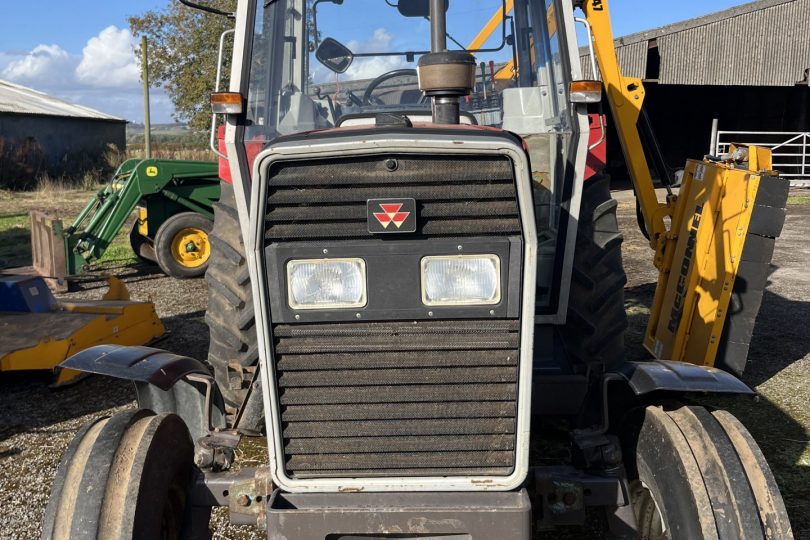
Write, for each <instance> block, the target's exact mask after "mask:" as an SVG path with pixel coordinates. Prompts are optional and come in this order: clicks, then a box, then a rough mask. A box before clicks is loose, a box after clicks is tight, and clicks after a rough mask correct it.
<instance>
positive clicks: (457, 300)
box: [422, 255, 501, 306]
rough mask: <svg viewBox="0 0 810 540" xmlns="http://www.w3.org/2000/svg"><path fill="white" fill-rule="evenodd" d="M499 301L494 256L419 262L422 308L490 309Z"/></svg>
mask: <svg viewBox="0 0 810 540" xmlns="http://www.w3.org/2000/svg"><path fill="white" fill-rule="evenodd" d="M500 301H501V260H500V258H499V257H498V256H497V255H456V256H448V257H425V258H424V259H422V303H424V304H425V305H426V306H469V305H490V304H497V303H498V302H500Z"/></svg>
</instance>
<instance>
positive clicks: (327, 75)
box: [43, 0, 792, 540]
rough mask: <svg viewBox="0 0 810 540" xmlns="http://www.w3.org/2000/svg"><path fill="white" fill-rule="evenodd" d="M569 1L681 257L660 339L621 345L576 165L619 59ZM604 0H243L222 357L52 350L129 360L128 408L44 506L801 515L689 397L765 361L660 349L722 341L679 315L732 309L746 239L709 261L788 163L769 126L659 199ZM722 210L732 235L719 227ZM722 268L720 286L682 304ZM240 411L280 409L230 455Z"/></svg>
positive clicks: (654, 517)
mask: <svg viewBox="0 0 810 540" xmlns="http://www.w3.org/2000/svg"><path fill="white" fill-rule="evenodd" d="M181 2H182V3H183V4H186V5H193V6H195V7H198V8H201V9H205V10H206V11H216V10H215V9H213V8H211V7H210V6H207V7H206V6H200V5H197V4H195V3H193V2H191V1H190V0H181ZM575 4H576V7H581V8H582V9H583V10H584V13H585V15H586V18H587V20H589V21H591V22H592V23H594V24H592V25H585V28H586V29H587V30H586V31H587V32H590V29H591V28H593V30H594V33H593V34H590V33H589V34H588V35H589V37H591V38H593V39H592V42H593V44H594V46H595V47H597V53H598V55H597V56H599V61H600V69H599V71H600V72H601V73H602V74H603V75H604V77H605V81H604V85H605V87H606V88H607V90H608V92H607V93H606V94H607V95H608V98H609V101H610V104H611V106H612V108H613V112H614V117H615V118H618V119H619V126H618V128H619V130H620V133H622V139H621V140H622V146H623V148H624V149H625V150H626V152H627V154H628V156H629V157H630V158H632V159H633V160H632V161H631V164H633V165H637V164H638V165H639V167H637V168H636V167H632V169H633V173H632V174H631V176H632V178H633V181H634V185H635V186H636V189H637V191H639V199H640V200H641V205H642V208H641V210H642V212H641V213H642V214H643V216H642V217H643V218H644V219H645V220H646V222H647V223H648V224H652V225H651V226H649V227H647V230H648V231H649V233H650V239H651V243H652V244H654V245H655V246H656V249H657V250H658V251H656V264H657V265H659V268H660V269H661V279H660V282H659V289H661V290H664V289H666V288H667V287H668V280H669V277H670V276H676V275H678V272H680V275H678V278H677V279H674V280H669V281H671V283H670V284H671V285H672V287H671V288H674V287H677V286H678V283H680V284H681V285H680V292H679V293H678V294H679V296H678V298H679V300H677V304H678V306H680V307H683V310H682V311H680V312H678V313H676V315H677V317H676V318H675V319H676V320H674V322H673V323H672V327H673V329H674V330H673V331H674V332H675V334H674V337H675V339H671V340H667V341H666V343H665V342H663V341H662V342H661V343H662V344H661V347H654V350H655V351H657V352H656V354H655V357H656V358H654V359H650V360H648V361H643V362H634V361H628V359H627V358H626V356H625V349H624V335H625V329H626V328H627V326H628V320H627V315H626V313H625V308H624V286H625V284H626V282H627V278H626V275H625V271H624V267H623V263H622V253H621V246H622V235H621V234H620V232H619V230H618V222H617V203H616V201H614V200H612V198H611V193H610V183H609V178H607V177H606V176H605V175H601V174H598V175H594V176H593V177H592V178H590V179H588V180H587V181H586V180H585V178H586V172H585V171H586V159H587V156H588V152H589V149H590V148H591V147H592V146H593V143H592V142H589V139H590V137H591V133H590V129H589V117H588V111H587V106H588V104H590V103H594V102H598V101H599V100H600V96H601V84H600V83H596V82H594V81H583V80H581V79H582V73H581V67H580V60H579V50H578V48H577V40H576V32H577V30H576V28H575V22H576V21H575V13H574V8H575ZM607 4H608V2H607V0H581V1H577V2H573V1H572V0H475V1H473V0H398V1H395V0H240V1H239V2H238V3H237V11H236V13H235V14H234V15H233V17H234V20H235V28H236V29H235V32H234V33H233V57H232V58H233V60H232V66H231V74H230V80H229V89H228V91H227V92H217V93H215V94H214V95H213V97H212V106H213V112H214V113H215V115H217V114H218V115H222V116H220V118H224V122H223V123H224V137H223V139H222V142H221V145H220V147H219V148H216V147H215V148H214V150H215V151H217V152H220V154H221V156H220V157H221V158H222V159H224V160H227V164H228V169H229V171H230V175H231V181H232V185H229V184H223V186H222V192H221V196H220V198H219V200H218V202H217V203H216V204H215V207H214V212H215V219H214V226H213V229H212V231H211V250H212V251H211V258H210V263H209V267H208V270H207V273H206V281H207V284H208V294H209V306H208V310H207V312H206V322H207V323H208V326H209V328H210V336H211V340H210V347H209V354H208V363H207V364H203V363H202V362H199V361H197V360H193V359H191V358H186V357H182V356H178V355H174V354H171V353H167V352H165V351H158V350H155V349H148V348H143V347H138V348H112V349H110V348H101V349H95V350H94V349H90V350H88V351H85V352H83V353H81V354H79V355H77V356H74V357H73V358H71V359H69V360H68V361H66V362H65V363H64V364H63V366H64V367H68V368H71V369H75V370H78V371H85V372H87V371H89V372H93V373H101V374H106V375H111V376H116V377H123V378H129V379H132V380H134V381H135V383H136V387H137V389H138V401H139V407H140V408H139V410H137V411H134V410H127V411H125V412H122V413H119V414H118V415H115V416H113V417H112V418H109V419H103V420H99V421H97V422H95V423H93V424H92V425H90V426H88V427H87V428H86V429H85V430H83V431H81V432H80V433H79V435H78V436H77V438H76V439H75V441H74V443H73V444H72V445H71V447H70V449H69V450H68V454H67V455H66V457H65V459H64V460H63V464H62V466H60V469H59V473H58V476H57V479H56V481H55V483H54V490H53V493H52V495H51V499H50V502H49V506H48V510H47V512H46V518H45V523H44V524H43V536H44V537H46V538H56V537H59V538H61V537H63V536H70V537H76V538H100V537H105V538H106V537H108V536H109V537H121V538H157V537H164V538H177V537H184V538H189V537H191V538H196V537H201V538H204V537H207V536H206V534H207V533H208V524H209V517H210V511H211V508H212V507H213V506H228V508H229V512H230V514H229V516H230V520H231V522H232V523H236V524H253V525H255V526H257V527H258V528H260V529H263V530H266V532H267V535H268V538H271V539H279V540H281V539H293V538H294V539H296V540H357V539H361V538H362V539H367V540H394V539H400V540H401V539H408V540H428V539H436V538H446V539H466V540H485V539H486V540H488V539H492V538H509V539H516V540H529V539H531V538H537V537H538V532H539V531H545V530H548V529H553V528H555V527H558V526H565V525H582V524H584V522H585V519H586V515H588V514H587V512H586V510H588V509H599V510H601V511H603V512H604V516H605V519H604V524H605V527H606V528H607V529H609V531H610V533H609V534H610V537H612V538H639V537H640V538H655V539H665V538H668V539H673V540H678V539H692V538H719V539H722V540H731V539H736V538H758V539H759V538H786V539H789V538H791V537H792V533H791V530H790V524H789V522H788V519H787V513H786V511H785V507H784V503H783V502H782V499H781V496H780V495H779V491H778V487H777V486H776V482H775V480H774V478H773V475H772V474H771V472H770V470H769V469H768V466H767V464H766V462H765V459H764V457H763V455H762V453H761V451H760V450H759V448H758V447H757V445H756V443H755V442H754V440H753V438H752V437H751V435H750V434H749V433H748V432H747V431H746V430H745V428H744V427H743V426H742V424H740V422H739V421H737V420H736V419H735V418H734V417H733V416H731V415H730V414H728V413H726V412H724V411H716V410H709V409H706V408H703V407H699V406H696V405H686V404H684V403H683V402H681V401H679V399H681V398H682V396H683V395H684V394H688V393H725V394H750V393H752V391H751V390H750V389H749V388H748V387H747V386H746V385H745V384H743V383H742V382H740V381H739V380H738V379H737V378H735V377H734V376H733V375H731V374H729V373H727V372H724V371H722V370H720V369H715V368H713V367H709V366H710V364H711V362H710V361H703V362H702V361H701V360H702V359H698V358H697V357H695V358H692V359H691V360H690V359H687V360H688V361H677V360H683V358H682V357H678V358H675V357H674V356H673V357H664V356H663V354H664V353H663V352H662V351H667V354H669V353H670V351H673V350H676V348H677V349H678V350H684V349H683V347H681V345H683V341H684V339H687V341H689V343H690V344H691V345H692V346H693V347H694V348H696V349H701V350H702V352H703V353H705V358H710V357H711V358H712V359H713V358H714V356H711V355H712V354H713V353H714V352H716V350H717V344H716V343H715V342H716V341H718V340H714V339H713V340H712V342H711V343H712V344H714V345H713V347H714V349H713V350H712V349H711V348H710V347H709V346H708V345H707V344H706V342H704V343H703V346H700V345H699V343H700V342H699V341H695V340H692V339H691V338H688V332H687V330H688V327H691V328H692V329H696V328H698V326H697V325H698V323H699V321H697V319H696V317H699V316H700V315H701V314H707V313H708V314H709V315H707V316H706V317H704V318H705V319H706V321H709V319H711V318H712V317H713V315H712V314H720V313H721V312H722V311H724V310H725V309H726V307H727V306H728V302H729V298H730V296H731V294H732V291H737V288H736V285H735V284H734V283H733V281H734V276H735V272H736V267H731V266H730V267H729V268H731V270H729V271H727V272H725V273H724V274H723V278H720V277H718V274H711V275H709V274H708V273H707V269H708V270H711V271H712V272H714V269H715V268H716V267H717V265H706V264H703V259H701V260H699V261H698V262H696V263H695V264H694V265H693V264H692V260H693V259H698V257H699V256H698V255H696V254H700V256H703V255H705V256H706V257H708V258H712V257H714V258H713V259H712V260H713V261H715V262H716V261H721V260H723V261H725V259H723V257H726V255H727V254H728V255H729V257H728V259H729V261H731V262H734V261H735V260H736V256H737V255H739V253H740V252H739V250H741V249H743V244H744V243H745V242H749V241H750V242H752V243H750V244H747V245H749V246H750V245H753V246H754V247H755V248H756V249H759V250H760V251H758V252H757V253H753V252H752V251H750V250H749V248H748V247H746V248H745V249H746V250H749V251H746V252H744V253H743V259H745V260H746V261H751V262H756V263H757V264H762V265H766V264H767V262H765V263H762V261H765V259H768V257H763V253H764V252H765V251H766V248H770V252H771V253H772V246H773V244H772V241H773V238H770V239H768V240H761V239H760V238H755V239H754V240H753V241H751V240H746V226H747V223H743V221H741V219H742V218H741V217H740V216H743V217H745V218H746V219H747V217H750V215H751V212H752V210H751V209H752V208H753V207H768V208H770V206H769V205H778V204H784V201H785V199H786V197H787V192H786V191H785V192H784V198H780V197H782V196H781V195H779V196H777V194H775V193H776V192H775V191H772V190H771V189H769V188H770V187H771V186H774V187H775V188H778V187H779V184H778V183H777V182H774V181H772V175H771V174H770V173H768V172H767V169H768V166H769V158H770V156H769V155H768V154H767V153H766V152H758V151H757V150H756V149H752V150H751V151H750V152H742V151H741V152H740V153H739V155H740V156H741V157H742V156H744V157H745V159H746V163H745V164H743V163H742V162H739V163H735V162H732V161H728V162H709V161H707V160H704V161H702V162H690V165H689V167H688V168H687V173H686V175H685V180H684V187H683V188H682V191H683V192H685V193H687V194H688V196H685V197H682V198H680V199H678V198H677V197H675V196H674V194H673V196H671V197H669V198H668V199H667V203H666V205H659V204H658V202H657V200H656V199H655V198H654V195H655V190H654V188H653V185H652V179H651V177H650V175H649V168H646V161H644V154H643V152H642V151H640V150H639V148H640V146H641V144H640V142H638V139H639V138H638V133H637V127H636V125H637V120H638V113H639V110H640V108H641V103H642V101H643V99H642V98H643V85H642V83H641V81H639V80H636V79H625V78H622V77H621V76H620V70H619V68H618V62H617V60H616V55H615V50H614V48H613V39H612V34H611V32H610V27H609V19H608V7H607ZM482 26H483V29H482V30H479V29H481V28H482ZM228 35H229V34H226V35H225V36H224V37H223V42H222V43H223V46H222V47H221V50H222V51H224V50H227V47H226V46H225V44H226V43H225V41H226V40H227V38H228ZM220 56H222V53H221V55H220ZM593 71H594V72H596V69H593ZM621 107H624V108H623V109H621ZM617 111H618V112H619V113H621V114H616V113H617ZM216 118H217V117H216V116H215V119H216ZM603 125H604V124H602V125H601V126H600V131H604V128H603ZM631 131H632V132H633V133H635V138H632V137H629V136H628V133H630V132H631ZM213 133H215V131H214V130H212V146H214V145H213V142H215V141H214V137H213ZM599 138H600V139H601V138H603V137H602V136H599ZM636 143H638V144H636ZM738 161H739V160H738ZM645 168H646V169H645ZM645 170H646V172H647V176H643V175H639V174H636V172H638V171H642V172H643V171H645ZM760 182H762V184H763V186H767V187H766V188H764V189H760V190H759V191H758V190H757V187H758V186H759V183H760ZM730 187H733V188H734V190H733V191H734V194H735V195H734V196H732V197H728V194H729V193H731V192H730V191H728V190H727V188H730ZM780 193H781V192H780ZM650 194H651V195H650ZM759 194H762V199H760V198H759V197H760V195H759ZM709 195H711V197H710V199H711V200H708V199H707V202H706V204H705V205H701V204H702V201H703V199H700V197H704V198H705V197H709ZM738 195H739V196H738ZM749 198H753V202H755V204H749V203H750V202H752V201H750V200H749ZM720 201H722V202H724V204H719V202H720ZM676 203H678V205H677V206H676ZM738 203H739V206H738V207H733V205H734V204H738ZM696 205H697V206H696ZM727 205H732V206H727ZM690 208H692V209H694V212H693V211H691V210H689V209H690ZM704 208H705V211H706V212H713V211H714V210H712V209H713V208H720V209H726V210H727V211H728V213H729V214H733V215H732V217H733V218H734V219H730V218H729V219H725V220H719V221H717V224H718V225H717V227H716V228H715V227H706V226H703V227H702V228H701V223H709V224H711V223H714V221H713V219H714V218H715V217H716V216H720V217H723V215H721V214H719V213H718V212H715V213H713V214H707V215H708V216H709V217H706V218H704V217H703V216H702V215H701V216H698V217H697V218H694V217H693V216H694V215H696V213H697V212H698V209H699V211H700V212H702V211H704ZM734 208H736V210H735V209H734ZM729 209H730V210H729ZM732 210H733V211H732ZM774 214H775V212H772V213H770V214H768V213H765V214H764V215H765V216H769V215H774ZM761 215H763V214H761ZM746 216H747V217H746ZM665 217H666V218H669V220H670V223H671V229H665V228H664V227H663V225H661V226H658V223H659V222H660V223H661V224H663V223H664V221H665V219H664V218H665ZM755 222H756V220H753V221H752V223H755ZM761 223H764V222H761ZM761 223H760V224H761ZM769 223H771V222H769ZM690 224H691V225H690ZM732 227H733V228H732ZM780 227H781V225H780ZM698 229H700V231H698ZM714 231H719V232H718V233H717V234H715V235H714V236H713V233H714ZM730 231H734V232H733V233H732V232H730ZM774 232H776V234H778V231H775V230H773V229H764V228H759V229H757V228H752V229H751V231H749V232H748V235H754V236H757V235H759V236H760V237H762V238H764V236H763V235H766V234H770V235H773V234H774ZM703 235H706V236H703ZM731 236H734V237H736V238H738V241H736V242H735V243H734V245H733V246H732V247H733V249H734V250H737V251H731V250H724V249H723V246H720V247H719V248H718V247H717V246H716V242H717V240H716V238H721V239H722V238H726V237H731ZM709 245H711V246H714V251H712V250H711V249H708V248H706V249H702V248H696V246H709ZM689 246H691V248H690V247H689ZM763 246H764V247H763ZM687 248H689V249H690V251H689V252H688V254H685V250H686V249H687ZM756 249H755V250H754V251H756ZM746 254H747V255H746ZM752 259H755V260H752ZM753 266H754V267H757V268H759V267H758V266H756V264H755V265H753ZM763 268H764V266H763ZM673 269H674V270H673ZM741 275H742V274H741ZM763 275H767V273H764V274H763ZM710 278H712V279H710ZM726 279H727V280H726ZM701 280H702V281H701ZM676 281H677V283H676ZM686 283H689V284H690V286H689V288H687V287H686V285H685V284H686ZM692 285H694V286H692ZM711 285H717V286H719V287H721V288H722V289H723V291H724V292H723V294H724V295H725V296H723V297H722V300H723V302H725V304H721V303H719V301H718V302H715V304H716V305H714V307H712V309H709V310H705V309H703V304H701V305H700V309H696V308H695V306H697V301H696V298H695V296H694V294H695V291H697V290H700V291H701V294H702V293H703V292H704V291H707V292H708V291H709V290H710V286H711ZM763 287H764V285H763ZM675 292H678V291H675ZM760 294H761V291H760ZM674 296H675V295H674V294H672V295H669V297H668V298H670V300H671V298H672V297H674ZM718 298H719V297H718ZM745 298H746V299H748V298H751V297H750V296H746V297H745ZM711 299H712V297H711V295H710V294H705V295H704V296H703V297H702V298H701V299H700V300H701V301H708V300H711ZM671 305H672V304H671V302H670V304H667V300H666V298H663V297H662V299H661V301H658V299H656V303H655V304H654V306H653V308H652V312H653V317H651V318H652V319H655V318H656V316H657V315H660V314H661V313H665V314H666V313H669V312H670V310H668V309H666V308H667V306H671ZM718 307H719V309H718ZM756 309H758V304H757V306H756V308H755V310H756ZM754 315H755V313H754ZM718 316H719V315H718ZM682 321H683V326H682V325H681V322H682ZM696 321H697V322H696ZM706 321H704V323H705V322H706ZM709 322H711V323H712V324H713V323H714V320H711V321H709ZM720 323H722V319H721V320H720ZM690 325H691V326H690ZM664 326H666V325H664ZM704 326H705V325H704ZM712 331H714V330H712ZM694 335H697V336H698V338H700V336H704V337H705V335H706V334H704V333H699V332H694ZM748 335H749V336H750V333H749V334H748ZM684 336H687V337H686V338H685V337H684ZM648 337H649V336H648ZM676 346H677V347H676ZM673 360H676V361H673ZM245 436H264V437H266V447H267V461H266V462H263V463H261V465H260V466H259V467H256V468H253V469H246V468H242V469H241V470H239V471H238V472H233V471H229V470H228V469H230V468H231V466H232V464H233V461H234V456H235V455H236V452H235V450H236V448H237V446H238V445H239V443H240V439H241V438H242V437H245ZM121 471H124V472H126V474H119V473H121ZM88 493H89V494H91V496H85V495H86V494H88ZM94 494H95V495H94ZM68 530H69V531H70V533H66V534H64V535H63V533H62V531H68Z"/></svg>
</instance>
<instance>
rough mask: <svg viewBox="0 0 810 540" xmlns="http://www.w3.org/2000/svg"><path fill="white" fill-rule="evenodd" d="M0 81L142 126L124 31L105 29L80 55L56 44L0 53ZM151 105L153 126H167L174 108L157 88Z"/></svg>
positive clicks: (136, 77) (131, 49) (131, 51)
mask: <svg viewBox="0 0 810 540" xmlns="http://www.w3.org/2000/svg"><path fill="white" fill-rule="evenodd" d="M0 78H2V79H6V80H10V81H13V82H16V83H19V84H22V85H25V86H30V87H32V88H35V89H37V90H40V91H42V92H45V93H47V94H50V95H53V96H56V97H58V98H61V99H64V100H67V101H70V102H73V103H80V104H82V105H86V106H88V107H92V108H94V109H98V110H100V111H102V112H105V113H109V114H113V115H115V116H119V117H121V118H125V119H127V120H131V121H134V122H141V121H143V97H142V90H141V84H140V68H139V65H138V62H137V58H136V52H135V42H134V40H133V38H132V34H131V33H130V31H129V30H127V29H119V28H117V27H115V26H110V27H107V28H105V29H104V30H102V31H101V32H99V34H98V35H96V36H94V37H92V38H90V39H89V40H88V41H87V44H86V45H85V47H84V49H83V50H82V54H81V55H78V54H75V55H74V54H70V53H69V52H67V51H65V50H64V49H63V48H61V47H60V46H58V45H37V46H36V47H34V48H33V49H32V50H30V51H0ZM111 89H114V91H110V90H111ZM151 105H152V120H153V121H154V122H160V123H163V122H172V121H173V120H172V118H171V113H172V112H173V110H174V108H173V107H172V105H171V102H170V100H169V99H168V96H167V95H166V93H165V92H164V91H163V90H162V89H154V88H153V89H152V96H151Z"/></svg>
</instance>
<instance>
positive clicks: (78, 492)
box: [42, 409, 210, 540]
mask: <svg viewBox="0 0 810 540" xmlns="http://www.w3.org/2000/svg"><path fill="white" fill-rule="evenodd" d="M193 459H194V445H193V444H192V442H191V437H190V436H189V433H188V429H187V428H186V425H185V424H184V423H183V421H182V420H181V419H180V417H179V416H176V415H174V414H161V415H156V414H155V413H153V412H152V411H149V410H145V409H140V410H135V411H125V412H122V413H118V414H116V415H115V416H112V417H108V418H102V419H99V420H96V421H94V422H92V423H91V424H89V425H87V426H85V427H84V428H83V429H82V430H81V431H80V432H79V434H78V435H77V436H76V438H75V439H73V441H72V442H71V444H70V446H69V448H68V451H67V453H66V454H65V456H64V458H63V459H62V462H61V463H60V465H59V468H58V470H57V474H56V479H55V480H54V486H53V490H52V491H51V496H50V499H49V501H48V506H47V508H46V510H45V518H44V520H43V524H42V538H43V539H48V540H62V539H70V540H90V539H93V540H95V539H107V538H110V539H112V538H167V539H171V538H181V537H184V536H188V535H189V533H190V532H191V531H194V532H199V531H207V530H208V519H209V518H210V512H207V511H203V512H191V508H190V505H188V504H187V503H188V501H189V494H190V488H191V484H192V481H193V478H194V463H193ZM203 527H204V528H203Z"/></svg>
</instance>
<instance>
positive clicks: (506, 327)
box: [274, 320, 520, 478]
mask: <svg viewBox="0 0 810 540" xmlns="http://www.w3.org/2000/svg"><path fill="white" fill-rule="evenodd" d="M274 340H275V353H276V376H277V385H278V393H279V401H280V405H281V421H282V426H281V427H282V433H283V438H284V441H283V444H284V451H285V455H284V459H285V467H286V470H287V473H288V474H289V475H290V476H291V477H293V478H313V477H320V478H323V477H343V478H345V477H356V476H366V477H368V476H474V475H484V476H490V475H497V476H504V475H508V474H509V473H510V472H512V471H513V470H514V466H515V444H516V421H517V390H518V358H519V353H518V349H519V341H520V338H519V322H518V321H517V320H499V321H489V320H488V321H477V320H473V321H423V322H402V323H374V322H370V323H340V324H312V325H277V326H275V328H274Z"/></svg>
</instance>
